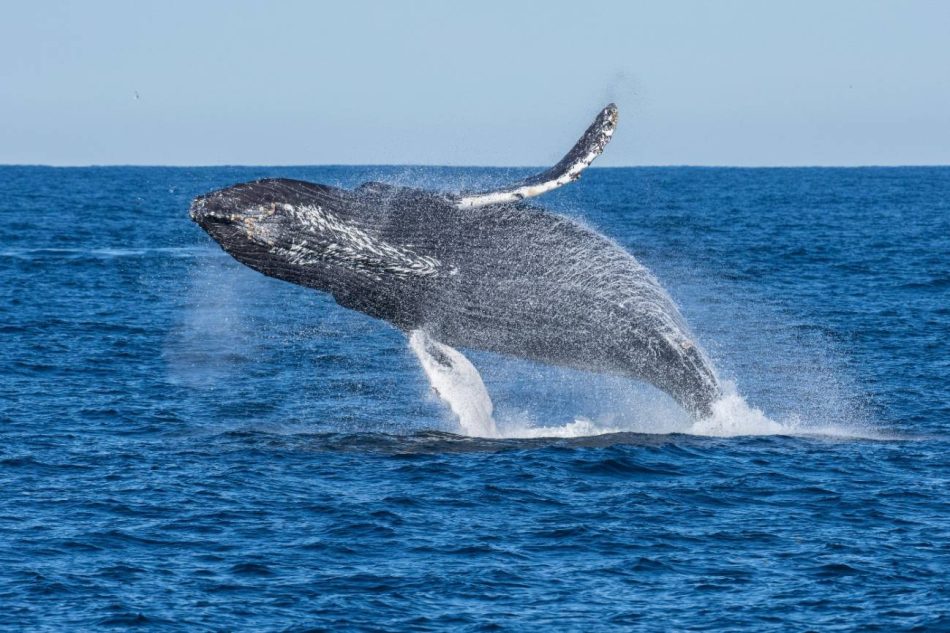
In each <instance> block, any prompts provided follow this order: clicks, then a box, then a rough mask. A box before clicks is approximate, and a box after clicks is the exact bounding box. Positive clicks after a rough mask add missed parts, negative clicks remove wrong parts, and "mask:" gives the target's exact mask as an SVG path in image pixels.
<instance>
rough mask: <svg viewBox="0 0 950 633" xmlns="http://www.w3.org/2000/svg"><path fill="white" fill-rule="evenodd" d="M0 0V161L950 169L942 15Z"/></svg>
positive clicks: (928, 11) (922, 10)
mask: <svg viewBox="0 0 950 633" xmlns="http://www.w3.org/2000/svg"><path fill="white" fill-rule="evenodd" d="M0 2H2V5H0V8H2V16H3V17H2V20H0V163H5V164H52V165H89V164H151V165H217V164H247V165H292V164H308V165H310V164H438V165H524V166H528V165H530V166H541V165H549V164H553V163H554V162H556V161H557V160H558V159H559V158H560V156H561V155H562V154H563V153H564V152H565V151H566V150H567V149H568V148H569V147H570V145H571V144H572V143H573V142H574V141H575V140H576V138H577V137H578V136H579V135H580V133H581V132H582V131H583V130H584V128H585V127H586V126H587V124H588V123H589V122H590V120H591V119H592V118H593V117H594V115H595V114H596V113H597V112H598V110H599V109H600V108H601V107H602V106H603V105H605V104H606V103H608V102H610V101H615V102H616V103H617V104H618V106H619V108H620V123H619V126H618V131H617V134H616V135H615V137H614V141H613V142H612V143H611V145H610V146H609V147H608V148H607V150H606V152H605V153H604V155H603V157H602V158H601V159H600V160H599V161H598V163H597V164H598V165H601V166H609V165H613V166H619V165H742V166H772V165H774V166H784V165H901V164H905V165H906V164H942V165H947V164H950V2H942V1H932V2H924V1H919V0H918V1H915V0H903V1H888V2H882V1H875V0H836V1H829V0H822V1H811V0H794V1H787V2H786V1H778V0H776V1H770V2H758V1H742V2H738V1H737V2H730V1H718V2H698V1H697V2H691V1H685V0H673V1H664V2H650V3H647V2H632V1H609V0H599V1H597V2H577V1H576V0H571V1H567V2H562V1H560V0H544V1H539V2H534V1H530V0H524V1H520V2H514V1H511V0H508V1H505V2H502V1H494V0H478V1H473V2H462V1H459V2H448V1H431V2H427V1H420V0H416V1H411V2H410V1H403V2H396V1H388V2H385V1H372V0H337V1H336V2H316V1H307V2H304V1H300V2H294V1H279V0H271V1H269V2H263V1H259V2H247V1H241V0H231V1H227V2H225V1H212V0H207V1H202V0H190V1H179V0H165V1H163V2H148V3H147V2H128V1H125V0H123V1H116V2H106V1H97V0H88V1H85V2H54V1H44V0H37V1H35V2H9V1H6V0H0Z"/></svg>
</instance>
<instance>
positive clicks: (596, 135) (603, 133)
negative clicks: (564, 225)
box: [454, 103, 617, 209]
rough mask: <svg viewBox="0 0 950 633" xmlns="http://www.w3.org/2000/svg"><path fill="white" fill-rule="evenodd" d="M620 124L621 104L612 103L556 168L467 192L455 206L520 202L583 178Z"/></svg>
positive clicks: (470, 206) (458, 198) (464, 207)
mask: <svg viewBox="0 0 950 633" xmlns="http://www.w3.org/2000/svg"><path fill="white" fill-rule="evenodd" d="M616 127H617V106H616V105H614V104H612V103H611V104H610V105H608V106H607V107H606V108H604V109H603V110H601V111H600V114H598V115H597V118H596V119H594V122H593V123H591V124H590V127H588V128H587V131H586V132H584V134H583V136H581V137H580V139H578V141H577V143H575V144H574V147H572V148H571V151H569V152H568V153H567V154H566V155H565V156H564V158H562V159H561V160H560V161H559V162H558V164H557V165H555V166H554V167H552V168H550V169H548V170H547V171H544V172H541V173H540V174H535V175H534V176H529V177H528V178H525V179H524V180H521V181H519V182H516V183H513V184H511V185H508V186H506V187H502V188H501V189H494V190H492V191H478V192H473V193H463V194H461V195H460V196H458V197H457V198H456V199H455V200H454V202H455V205H456V206H457V207H458V208H460V209H471V208H473V207H483V206H485V205H487V204H498V203H504V202H517V201H518V200H523V199H525V198H533V197H534V196H540V195H541V194H542V193H547V192H548V191H551V190H552V189H557V188H558V187H560V186H562V185H566V184H567V183H569V182H574V181H575V180H577V179H578V178H580V177H581V172H582V171H584V170H585V169H587V167H588V166H589V165H590V164H591V163H592V162H594V159H595V158H597V157H598V156H600V153H601V152H603V151H604V148H605V147H606V146H607V143H608V142H610V137H611V136H613V133H614V130H615V129H616Z"/></svg>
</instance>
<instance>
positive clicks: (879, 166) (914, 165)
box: [0, 162, 950, 171]
mask: <svg viewBox="0 0 950 633" xmlns="http://www.w3.org/2000/svg"><path fill="white" fill-rule="evenodd" d="M4 167H42V168H46V169H108V168H116V167H132V168H142V169H148V168H153V169H155V168H166V169H221V168H226V167H239V168H262V167H266V168H288V169H293V168H301V167H324V168H326V167H333V168H339V167H348V168H380V167H401V168H412V169H418V168H426V169H433V168H436V169H541V170H545V169H548V168H549V167H550V165H463V164H442V165H439V164H430V163H274V164H264V163H197V164H190V165H188V164H171V163H62V164H56V163H3V162H0V168H4ZM941 167H950V163H867V164H857V163H855V164H822V163H813V164H799V165H741V164H740V165H728V164H711V163H656V164H639V165H600V166H596V167H595V166H593V165H591V166H590V167H588V168H587V170H586V171H591V170H600V169H604V170H607V169H641V168H642V169H682V168H690V169H901V168H941Z"/></svg>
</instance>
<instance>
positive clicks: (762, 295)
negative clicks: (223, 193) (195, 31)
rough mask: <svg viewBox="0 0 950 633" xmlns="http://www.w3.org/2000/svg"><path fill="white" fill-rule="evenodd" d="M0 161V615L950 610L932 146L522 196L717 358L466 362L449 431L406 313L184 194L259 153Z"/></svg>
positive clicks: (669, 622) (412, 627)
mask: <svg viewBox="0 0 950 633" xmlns="http://www.w3.org/2000/svg"><path fill="white" fill-rule="evenodd" d="M531 171H532V170H522V169H498V168H448V167H445V168H422V167H260V168H253V167H213V168H164V167H101V168H49V167H15V166H11V167H0V191H2V192H3V196H2V199H0V219H2V222H0V280H2V283H0V614H2V617H0V629H3V630H11V631H14V630H47V631H80V630H102V629H107V628H115V629H127V628H132V627H135V628H139V629H143V630H151V629H154V630H162V631H223V630H268V631H285V630H286V631H305V630H359V631H390V630H406V631H431V630H446V629H448V630H460V631H492V630H505V631H508V630H511V631H536V630H557V631H570V630H583V631H585V632H589V631H599V630H623V629H630V630H642V631H693V630H704V631H705V630H727V631H756V632H759V631H788V630H815V631H850V630H862V631H948V630H950V581H948V577H950V168H942V167H934V168H925V167H921V168H856V169H850V168H848V169H844V168H841V169H839V168H827V169H826V168H796V169H732V168H685V167H684V168H678V167H673V168H616V169H596V168H595V169H591V170H589V171H588V172H586V173H585V175H584V177H583V178H582V179H581V180H580V181H579V182H577V183H575V184H572V185H570V186H567V187H564V188H563V189H560V190H558V191H556V192H553V193H551V194H548V195H546V196H544V197H542V198H539V199H537V204H538V205H541V206H544V207H546V208H548V209H550V210H551V211H552V212H557V213H561V214H565V215H568V216H570V217H573V218H576V219H578V220H580V221H581V222H584V223H586V224H587V225H589V226H592V227H594V228H596V229H597V230H599V231H601V232H602V233H604V234H606V235H608V236H610V237H611V238H613V239H614V240H616V241H617V242H618V243H620V244H621V245H623V246H624V247H625V248H626V249H628V250H629V251H630V252H632V253H633V254H634V255H635V256H636V257H637V258H638V259H639V260H640V261H641V262H643V263H644V264H645V265H647V266H648V267H649V268H650V269H651V270H652V271H653V272H654V273H655V274H656V276H657V277H658V278H659V279H660V281H661V282H662V283H663V285H664V286H665V287H666V288H667V289H668V290H669V292H670V294H671V295H672V297H673V298H674V299H675V301H676V303H677V304H678V305H679V307H680V309H681V312H682V314H683V316H684V317H685V319H686V321H687V322H688V323H689V324H690V326H691V329H692V330H693V332H694V334H695V337H696V340H697V341H698V342H699V343H700V345H702V346H703V347H704V348H705V350H706V351H707V352H708V354H709V355H710V357H711V358H712V359H713V360H714V363H715V365H716V368H717V370H718V372H719V374H720V376H721V377H722V378H724V379H725V380H726V381H727V384H728V389H729V393H730V394H731V395H730V400H729V403H728V405H729V406H727V407H725V408H724V409H723V410H722V411H719V412H718V413H717V415H716V416H715V419H714V420H707V421H702V422H695V421H693V420H691V419H689V417H688V416H687V415H686V414H685V413H683V412H682V411H681V410H679V408H678V407H677V406H676V405H675V404H674V403H673V402H672V400H670V399H669V398H668V397H667V396H665V395H664V394H662V393H660V392H659V391H657V390H655V389H653V388H651V387H647V386H644V385H642V384H639V383H637V382H635V381H632V380H627V379H623V378H619V377H615V376H601V375H596V374H588V373H584V372H579V371H572V370H566V369H558V368H552V367H546V366H542V365H538V364H534V363H530V362H527V361H522V360H517V359H511V358H505V357H501V356H495V355H491V354H488V353H478V352H472V353H470V354H467V355H468V357H469V358H470V359H471V360H472V362H473V363H474V365H475V366H476V367H477V368H478V369H479V371H480V372H481V375H482V377H483V379H484V381H485V384H486V386H487V388H488V391H489V393H490V395H491V398H492V401H493V404H494V408H495V421H496V423H497V425H498V428H499V431H500V434H501V437H498V438H477V437H469V436H466V435H464V434H463V433H462V430H461V428H460V426H459V423H458V420H457V419H455V418H454V417H453V415H452V413H451V411H450V410H449V409H448V408H447V407H446V406H445V405H444V404H443V403H442V402H441V401H440V400H439V399H438V398H437V397H436V396H435V395H434V394H433V392H432V389H431V388H430V386H429V384H428V382H427V379H426V376H425V373H424V372H423V370H422V369H421V368H420V366H419V364H418V362H417V361H416V359H415V357H414V356H413V354H412V352H411V350H410V349H409V346H408V343H407V341H406V337H405V335H404V334H402V333H401V332H399V331H397V330H396V329H394V328H392V327H391V326H389V325H387V324H385V323H383V322H380V321H376V320H373V319H371V318H369V317H367V316H364V315H362V314H358V313H355V312H351V311H348V310H346V309H343V308H341V307H339V306H337V305H336V304H335V303H334V302H333V300H332V299H331V298H330V297H328V296H327V295H324V294H321V293H318V292H315V291H312V290H307V289H305V288H301V287H297V286H294V285H291V284H288V283H284V282H280V281H277V280H274V279H270V278H267V277H264V276H263V275H260V274H258V273H256V272H254V271H252V270H250V269H248V268H245V267H243V266H241V265H240V264H238V263H237V262H236V261H234V260H233V259H231V258H230V257H229V256H228V255H226V254H225V253H223V252H222V251H221V249H220V248H219V247H218V246H217V245H216V244H215V243H214V242H212V241H211V240H210V238H208V236H207V235H206V234H205V233H204V232H203V231H201V230H200V229H199V228H198V227H197V226H196V225H194V224H193V223H192V222H191V221H190V220H189V218H188V206H189V203H190V200H191V199H192V198H193V197H194V196H196V195H198V194H200V193H203V192H206V191H208V190H210V189H214V188H217V187H222V186H227V185H230V184H234V183H236V182H241V181H245V180H250V179H254V178H259V177H265V176H283V177H292V178H302V179H306V180H312V181H316V182H322V183H326V184H331V185H338V186H347V187H350V186H355V185H358V184H359V183H361V182H363V181H366V180H382V181H386V182H393V183H397V184H408V185H414V186H423V187H430V188H439V189H441V188H445V189H453V190H459V189H465V188H468V187H475V186H480V185H486V184H492V183H502V182H506V181H509V180H512V179H515V178H517V177H521V176H523V175H526V174H527V173H530V172H531Z"/></svg>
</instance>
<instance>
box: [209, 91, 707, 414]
mask: <svg viewBox="0 0 950 633" xmlns="http://www.w3.org/2000/svg"><path fill="white" fill-rule="evenodd" d="M616 124H617V108H616V107H615V106H614V105H613V104H611V105H609V106H607V107H606V108H604V109H603V110H602V111H601V112H600V113H599V114H598V116H597V118H596V119H595V120H594V122H593V124H591V126H590V127H589V128H588V129H587V131H586V132H585V133H584V134H583V136H582V137H581V138H580V140H578V142H577V143H576V144H575V145H574V147H573V148H572V149H571V150H570V152H568V153H567V155H566V156H565V157H564V158H563V159H562V160H561V161H560V162H558V163H557V165H555V166H554V167H552V168H550V169H548V170H546V171H544V172H543V173H540V174H538V175H535V176H532V177H530V178H527V179H525V180H522V181H520V182H518V183H514V184H512V185H510V186H506V187H503V188H500V189H496V190H492V191H484V192H473V193H461V194H452V193H445V192H437V191H426V190H422V189H415V188H409V187H399V186H393V185H388V184H383V183H377V182H371V183H365V184H363V185H361V186H359V187H357V188H355V189H352V190H350V189H341V188H337V187H330V186H326V185H320V184H314V183H310V182H304V181H300V180H290V179H285V178H277V179H265V180H258V181H254V182H247V183H241V184H237V185H234V186H231V187H227V188H225V189H220V190H217V191H212V192H210V193H207V194H204V195H201V196H199V197H197V198H196V199H195V200H194V202H193V203H192V205H191V217H192V219H194V221H195V222H197V223H198V224H199V225H200V226H201V227H202V228H203V229H204V230H205V231H207V232H208V233H209V234H210V235H211V237H212V238H214V239H215V240H216V241H217V242H218V243H219V244H220V245H221V247H222V248H223V249H224V250H225V251H227V252H228V253H229V254H231V255H232V256H233V257H234V258H235V259H237V260H238V261H240V262H242V263H243V264H246V265H247V266H249V267H251V268H253V269H254V270H257V271H259V272H261V273H263V274H265V275H268V276H270V277H276V278H278V279H283V280H285V281H289V282H292V283H295V284H299V285H302V286H306V287H308V288H313V289H316V290H320V291H323V292H327V293H330V294H331V295H332V296H333V298H334V299H335V300H336V302H337V303H338V304H340V305H341V306H344V307H347V308H350V309H353V310H358V311H360V312H363V313H365V314H368V315H370V316H373V317H376V318H379V319H382V320H384V321H387V322H389V323H391V324H393V325H395V326H396V327H398V328H400V329H401V330H403V331H405V332H406V333H412V332H413V331H421V332H424V334H425V340H426V341H431V343H429V344H428V345H427V349H429V350H436V349H450V348H463V349H481V350H487V351H491V352H496V353H501V354H506V355H510V356H516V357H521V358H526V359H530V360H534V361H539V362H542V363H548V364H553V365H561V366H567V367H573V368H578V369H583V370H588V371H594V372H605V373H618V374H623V375H626V376H630V377H633V378H636V379H639V380H644V381H646V382H648V383H650V384H652V385H654V386H656V387H658V388H659V389H661V390H663V391H665V392H666V393H668V394H669V395H671V396H672V397H673V398H674V399H675V400H676V401H677V402H679V403H680V404H681V405H682V406H683V407H684V408H685V409H687V411H689V412H690V413H691V414H692V415H693V416H695V417H705V416H708V415H709V414H710V412H711V404H712V403H713V402H714V401H715V400H716V399H717V398H718V397H719V396H720V395H721V388H720V385H719V381H718V379H717V377H716V374H715V371H714V369H713V366H712V363H711V362H710V361H709V359H708V358H707V356H706V355H705V353H704V352H703V351H702V349H701V348H700V347H699V346H698V345H697V344H696V342H695V341H694V340H693V337H692V336H691V335H690V333H689V330H688V329H687V327H686V325H685V323H684V321H683V318H682V317H681V316H680V313H679V310H678V309H677V307H676V305H675V304H674V302H673V300H672V299H671V298H670V296H669V295H668V294H667V292H666V291H665V290H664V289H663V287H662V286H661V285H660V284H659V282H658V281H657V280H656V278H655V277H654V276H653V275H652V274H651V273H650V271H649V270H647V269H646V268H645V267H644V266H643V265H642V264H640V262H638V261H637V260H636V259H635V258H634V257H633V256H632V255H631V254H630V253H628V252H627V251H625V250H624V249H623V248H621V247H620V246H619V245H617V244H616V243H615V242H613V241H612V240H610V239H609V238H607V237H605V236H604V235H602V234H600V233H598V232H596V231H594V230H592V229H590V228H588V227H586V226H584V225H582V224H580V223H578V222H576V221H574V220H572V219H570V218H567V217H564V216H561V215H557V214H554V213H550V212H547V211H545V210H543V209H541V208H538V207H535V206H531V205H529V204H528V203H526V202H524V199H526V198H530V197H533V196H537V195H540V194H542V193H544V192H547V191H550V190H552V189H555V188H557V187H559V186H561V185H564V184H566V183H568V182H571V181H573V180H576V179H577V178H578V177H579V176H580V174H581V172H582V171H583V170H584V169H585V168H586V167H587V166H589V165H590V164H591V162H593V160H594V159H595V158H596V157H597V156H598V155H599V154H600V153H601V152H602V151H603V149H604V147H605V146H606V144H607V143H608V141H609V140H610V137H611V136H612V135H613V132H614V129H615V127H616ZM452 352H454V354H450V353H442V354H441V356H443V357H445V358H447V359H449V360H447V361H446V362H451V361H452V359H455V360H454V362H455V363H456V364H458V363H459V362H460V360H459V359H461V360H464V362H465V363H467V360H465V359H464V357H463V356H461V353H460V352H458V351H457V350H455V349H452ZM455 354H457V355H458V356H455ZM450 357H451V358H450ZM420 359H421V357H420ZM479 384H480V382H479Z"/></svg>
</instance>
